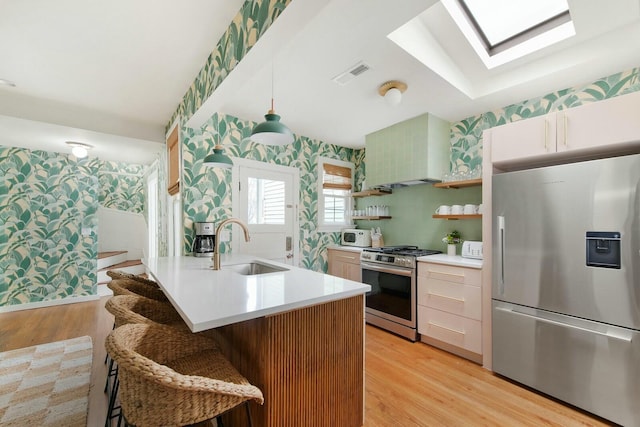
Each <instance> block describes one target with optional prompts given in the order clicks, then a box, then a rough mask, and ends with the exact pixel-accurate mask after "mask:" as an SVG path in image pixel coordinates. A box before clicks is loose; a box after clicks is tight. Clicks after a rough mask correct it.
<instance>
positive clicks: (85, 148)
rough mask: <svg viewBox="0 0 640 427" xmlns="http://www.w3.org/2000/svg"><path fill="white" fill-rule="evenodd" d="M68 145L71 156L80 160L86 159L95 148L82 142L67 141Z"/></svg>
mask: <svg viewBox="0 0 640 427" xmlns="http://www.w3.org/2000/svg"><path fill="white" fill-rule="evenodd" d="M66 144H67V145H68V146H69V147H71V154H73V155H74V156H76V157H77V158H79V159H84V158H85V157H87V155H88V154H89V150H90V149H92V148H93V145H89V144H85V143H82V142H75V141H66Z"/></svg>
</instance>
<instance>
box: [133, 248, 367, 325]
mask: <svg viewBox="0 0 640 427" xmlns="http://www.w3.org/2000/svg"><path fill="white" fill-rule="evenodd" d="M252 261H259V262H261V263H264V264H270V265H275V266H279V267H285V268H287V269H288V271H280V272H275V273H266V274H259V275H252V276H244V275H242V274H240V273H237V272H235V271H233V270H232V269H230V268H228V267H227V268H225V266H229V265H232V264H242V263H248V262H252ZM144 264H145V265H146V266H147V267H148V268H149V270H150V272H151V275H152V276H153V277H154V278H155V279H156V280H157V281H158V284H159V285H160V287H161V288H162V289H163V290H164V292H165V293H166V294H167V297H168V298H169V300H170V301H171V302H172V304H173V305H174V307H175V308H176V309H177V310H178V312H179V313H180V314H181V316H182V318H183V319H184V321H185V322H186V323H187V325H188V326H189V328H190V329H191V330H192V331H193V332H200V331H203V330H206V329H211V328H217V327H219V326H224V325H229V324H232V323H237V322H242V321H245V320H249V319H255V318H258V317H262V316H266V315H269V314H276V313H282V312H285V311H290V310H294V309H297V308H302V307H307V306H311V305H317V304H322V303H325V302H328V301H335V300H339V299H344V298H349V297H352V296H355V295H361V294H364V293H366V292H368V291H370V290H371V286H369V285H365V284H363V283H359V282H354V281H351V280H346V279H342V278H339V277H335V276H330V275H328V274H323V273H318V272H315V271H311V270H305V269H302V268H298V267H294V266H291V265H286V264H281V263H278V262H275V261H268V260H264V259H260V258H256V257H254V256H248V255H234V254H223V255H222V261H221V264H222V268H221V269H220V270H218V271H215V270H212V269H211V258H196V257H190V256H182V257H162V258H149V259H147V260H145V261H144Z"/></svg>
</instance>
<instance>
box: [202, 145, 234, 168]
mask: <svg viewBox="0 0 640 427" xmlns="http://www.w3.org/2000/svg"><path fill="white" fill-rule="evenodd" d="M203 164H204V165H205V166H209V167H214V168H221V169H231V167H232V166H233V162H232V161H231V159H230V158H229V156H227V155H225V154H224V152H223V150H222V145H220V144H216V145H215V146H214V147H213V153H212V154H208V155H207V156H206V157H205V158H204V162H203Z"/></svg>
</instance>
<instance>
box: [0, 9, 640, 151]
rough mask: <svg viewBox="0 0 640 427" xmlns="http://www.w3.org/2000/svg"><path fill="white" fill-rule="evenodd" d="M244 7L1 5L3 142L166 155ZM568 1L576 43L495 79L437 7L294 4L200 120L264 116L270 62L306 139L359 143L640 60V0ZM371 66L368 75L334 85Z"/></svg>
mask: <svg viewBox="0 0 640 427" xmlns="http://www.w3.org/2000/svg"><path fill="white" fill-rule="evenodd" d="M242 3H243V1H241V0H225V1H212V0H189V1H187V2H175V1H169V0H161V1H157V0H136V1H135V2H131V1H125V0H114V1H111V2H99V1H97V0H92V1H87V0H59V1H56V2H51V1H47V0H31V1H29V2H25V1H21V0H0V7H1V9H2V14H0V57H1V58H3V61H1V62H0V78H5V79H9V80H13V81H14V82H15V83H16V84H17V86H16V87H15V88H9V87H3V86H0V115H5V116H11V117H13V118H15V117H17V118H20V119H21V120H15V119H11V118H6V117H5V118H4V119H3V120H0V127H1V128H3V129H5V131H3V132H2V134H0V135H3V137H4V138H5V139H4V140H0V144H6V145H20V146H25V145H28V144H36V143H38V144H39V146H37V147H34V148H40V149H48V150H49V151H65V150H67V149H66V147H61V145H60V144H63V142H64V140H68V139H78V138H81V137H84V138H92V139H89V140H87V139H84V140H83V141H84V142H88V143H91V144H94V145H102V146H104V152H105V154H100V156H101V157H104V158H109V157H108V156H111V159H115V160H123V161H133V160H132V158H133V157H132V156H130V154H131V153H133V147H138V148H139V149H140V152H141V153H150V154H149V155H150V156H152V157H153V156H155V155H154V154H153V153H154V151H157V150H158V149H161V148H158V147H159V143H161V142H162V141H163V140H164V126H165V125H166V123H167V121H168V120H169V119H170V117H171V115H172V113H173V111H175V109H176V107H177V105H178V104H179V102H180V100H181V98H182V95H183V94H184V93H185V91H186V90H187V88H188V87H189V85H190V84H191V82H192V81H193V79H194V78H195V75H196V74H197V72H198V71H199V69H200V68H201V67H202V65H203V64H204V63H205V60H206V58H207V56H208V54H209V53H210V52H211V51H212V50H213V48H214V46H215V44H216V42H217V40H218V39H219V37H220V35H221V34H222V33H223V32H224V30H226V28H227V26H228V24H229V22H230V21H231V19H232V17H233V16H234V15H235V13H236V12H237V11H238V10H239V9H240V7H241V5H242ZM391 4H392V7H391V6H390V5H391ZM569 4H570V8H571V12H572V16H573V18H574V20H575V21H576V23H575V25H576V30H577V35H576V36H575V37H573V38H571V39H569V40H566V41H564V42H562V43H560V44H558V45H556V46H552V47H550V48H547V49H545V50H544V51H541V52H537V53H534V54H532V55H530V56H528V57H525V58H522V59H519V60H517V61H514V62H513V63H510V64H507V65H504V66H500V67H497V68H495V69H492V70H487V69H486V67H484V65H483V64H482V62H481V61H480V60H479V59H478V58H477V56H475V53H474V52H473V50H472V49H471V47H470V46H469V45H468V44H467V42H466V40H465V39H464V37H463V35H462V34H461V33H460V32H459V30H457V27H455V25H454V24H453V21H452V19H451V18H450V17H449V15H448V14H447V12H446V11H445V9H444V7H443V6H442V5H441V4H440V3H439V2H437V1H435V0H403V1H402V2H392V3H391V2H389V1H387V0H332V1H326V0H295V1H292V2H291V3H290V5H289V6H288V7H287V8H286V9H285V11H284V13H283V14H282V15H281V16H280V18H278V19H277V20H276V22H275V23H274V24H273V26H272V27H271V28H270V29H269V30H268V31H267V33H266V34H265V35H264V36H263V37H262V38H261V39H260V40H259V41H258V43H257V44H256V46H255V47H254V48H253V49H251V50H250V52H249V53H248V54H247V56H246V57H245V58H244V59H243V60H242V61H241V62H240V63H239V65H238V66H237V67H236V69H235V70H234V71H233V72H231V73H230V75H229V76H228V77H227V78H226V79H225V80H224V82H223V83H222V85H221V86H220V87H219V88H218V89H217V90H216V92H214V94H213V95H212V96H211V97H210V98H209V99H208V100H207V101H206V102H205V104H204V105H203V107H202V108H201V110H200V111H199V112H198V113H197V114H196V115H194V117H193V118H192V119H191V120H190V121H189V125H191V126H195V127H197V126H199V125H201V124H202V123H203V122H204V121H205V120H206V119H207V118H208V117H210V116H211V114H212V113H213V112H216V111H221V112H223V113H227V114H232V115H234V116H237V117H239V118H242V119H250V120H254V121H262V116H263V115H264V114H265V113H266V111H267V110H268V108H269V103H270V98H271V80H272V67H273V70H274V73H273V80H274V88H275V89H274V93H275V107H276V112H277V113H278V114H280V115H281V116H282V121H283V122H284V123H285V124H287V125H288V126H289V127H290V128H291V129H292V131H293V132H294V133H296V134H298V135H304V136H308V137H311V138H315V139H320V140H322V141H325V142H328V143H335V144H340V145H345V146H352V147H361V146H363V145H364V136H365V135H366V134H368V133H371V132H373V131H376V130H378V129H381V128H384V127H387V126H389V125H391V124H394V123H397V122H399V121H402V120H405V119H408V118H411V117H414V116H416V115H419V114H422V113H424V112H426V111H429V112H431V113H433V114H435V115H436V116H439V117H442V118H444V119H447V120H450V121H456V120H460V119H462V118H465V117H468V116H470V115H473V114H479V113H481V112H485V111H489V110H494V109H497V108H500V107H502V106H506V105H509V104H512V103H515V102H519V101H522V100H524V99H528V98H531V97H535V96H540V95H544V94H546V93H548V92H551V91H554V90H559V89H563V88H566V87H571V86H575V85H580V84H584V83H588V82H590V81H593V80H595V79H596V78H599V77H602V76H606V75H608V74H612V73H615V72H618V71H623V70H625V69H628V68H631V67H635V66H639V65H640V0H611V1H608V2H602V1H601V0H573V1H569ZM414 18H415V20H414ZM505 19H508V17H505ZM412 20H413V21H412ZM409 21H412V23H411V24H410V25H412V26H413V29H414V30H415V31H417V32H419V33H421V34H423V36H425V37H427V38H426V39H424V41H423V42H421V43H418V46H422V47H421V48H420V49H419V50H421V51H419V52H414V54H417V55H418V56H420V55H422V56H424V57H426V58H427V59H426V61H425V62H426V65H425V64H424V63H422V62H420V61H419V60H418V59H416V58H415V57H414V56H411V55H410V54H408V53H407V52H406V51H405V50H403V49H401V48H400V47H399V46H398V45H397V44H396V43H394V42H393V41H391V40H390V39H389V38H388V37H387V36H388V35H389V34H390V33H391V32H393V31H394V30H396V29H397V28H399V27H401V26H403V25H404V24H406V23H408V22H409ZM359 61H364V62H365V63H366V64H368V65H369V66H370V67H371V69H370V70H369V71H367V72H365V73H363V74H362V75H360V76H358V77H356V78H354V79H353V80H352V81H351V82H349V83H348V84H346V85H344V86H340V85H338V84H337V83H335V82H333V81H332V78H334V77H335V76H337V75H338V74H340V73H342V72H344V71H346V70H347V69H349V68H350V67H351V66H353V65H354V64H356V63H357V62H359ZM391 79H399V80H402V81H404V82H406V83H407V84H408V86H409V87H408V89H407V91H406V92H405V94H404V96H403V100H402V103H401V104H400V105H399V106H398V107H395V108H392V107H389V106H388V105H387V104H385V102H384V100H383V98H381V97H380V96H379V95H378V93H377V89H378V86H379V85H380V84H382V83H384V82H385V81H387V80H391ZM33 121H37V122H44V123H51V124H54V125H57V126H53V127H51V128H49V129H47V126H46V125H45V124H42V123H39V124H34V123H33ZM32 127H33V128H36V129H37V131H34V130H33V129H31V132H30V133H27V134H25V137H24V138H22V137H21V136H20V132H29V129H30V128H32ZM21 129H22V130H21ZM78 129H82V130H84V131H91V132H88V133H85V134H81V135H80V136H73V131H74V130H76V131H77V130H78ZM48 132H50V135H49V137H47V133H48ZM7 138H8V141H7ZM122 138H126V139H122ZM19 141H22V144H20V143H19ZM25 141H28V143H25ZM109 147H113V148H115V150H108V148H109ZM123 147H126V149H123ZM130 150H131V153H130ZM95 151H96V154H95V155H98V154H97V153H98V151H103V150H102V148H101V149H100V150H98V149H96V150H95ZM109 151H111V154H107V152H109ZM92 155H93V154H92ZM142 158H143V157H141V159H142ZM148 158H151V157H148ZM148 161H149V160H145V161H142V160H141V162H143V163H148Z"/></svg>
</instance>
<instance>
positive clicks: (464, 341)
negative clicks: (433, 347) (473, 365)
mask: <svg viewBox="0 0 640 427" xmlns="http://www.w3.org/2000/svg"><path fill="white" fill-rule="evenodd" d="M418 332H419V333H420V334H422V335H426V336H428V337H431V338H435V339H437V340H440V341H443V342H446V343H448V344H451V345H454V346H456V347H460V348H463V349H465V350H469V351H472V352H474V353H478V354H481V353H482V324H481V322H479V321H477V320H472V319H467V318H466V317H462V316H457V315H455V314H451V313H445V312H444V311H440V310H436V309H434V308H429V307H423V306H418Z"/></svg>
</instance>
